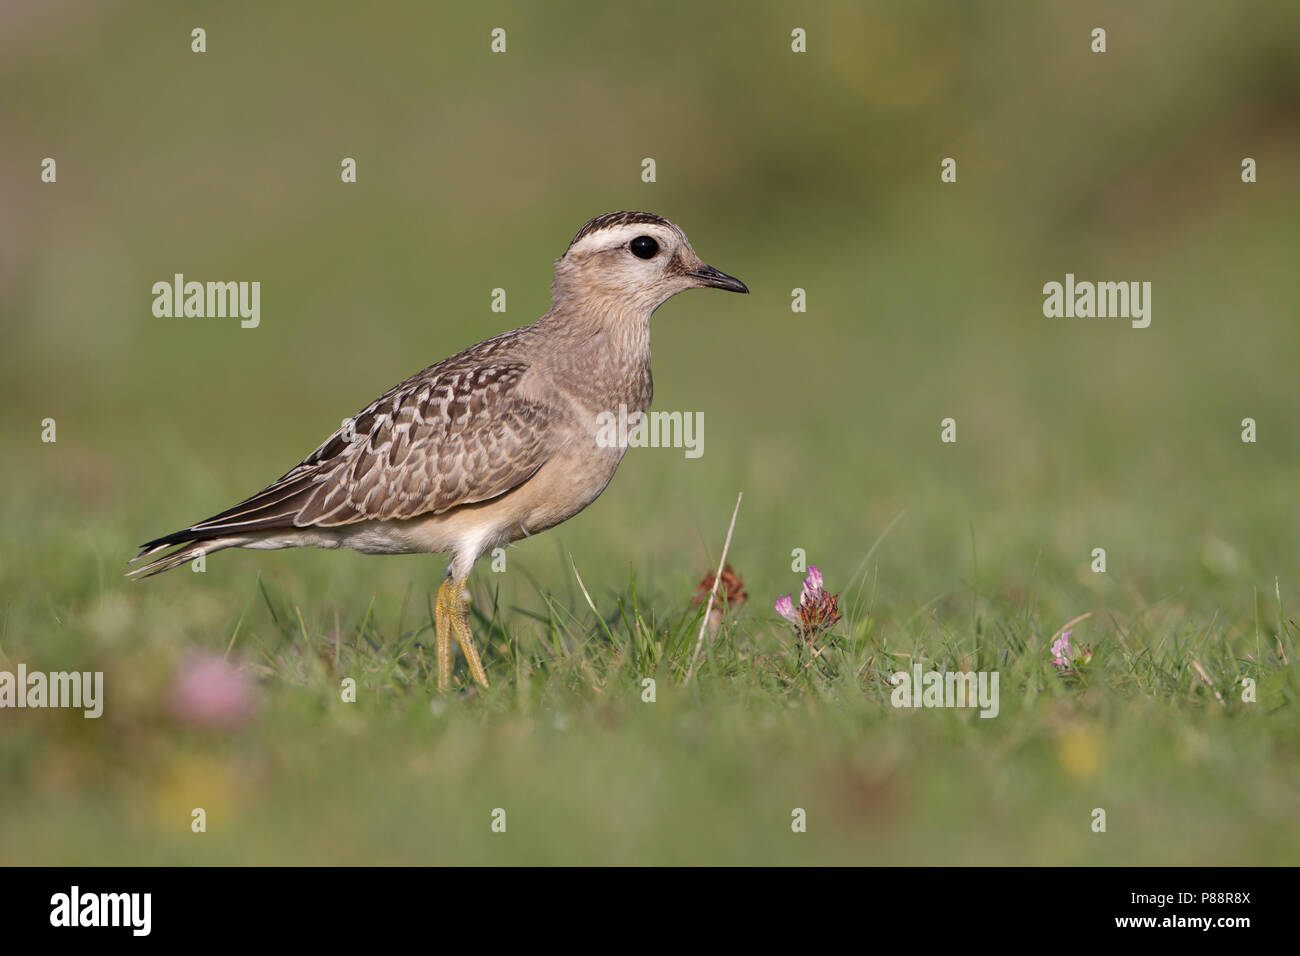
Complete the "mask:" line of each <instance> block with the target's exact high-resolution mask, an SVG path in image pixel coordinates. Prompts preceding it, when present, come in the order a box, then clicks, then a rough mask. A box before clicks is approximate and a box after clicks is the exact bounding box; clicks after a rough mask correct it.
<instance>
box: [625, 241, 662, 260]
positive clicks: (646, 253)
mask: <svg viewBox="0 0 1300 956" xmlns="http://www.w3.org/2000/svg"><path fill="white" fill-rule="evenodd" d="M627 247H628V248H629V249H631V250H632V255H634V256H636V257H637V258H638V259H653V258H654V257H655V253H657V252H658V251H659V243H657V242H655V241H654V240H653V239H651V238H650V237H649V236H637V237H636V238H635V239H633V240H632V241H631V242H629V243H628V244H627Z"/></svg>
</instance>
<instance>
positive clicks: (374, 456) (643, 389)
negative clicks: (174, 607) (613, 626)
mask: <svg viewBox="0 0 1300 956" xmlns="http://www.w3.org/2000/svg"><path fill="white" fill-rule="evenodd" d="M704 287H707V288H713V289H727V290H729V291H731V292H748V291H749V289H747V288H746V287H745V284H744V283H743V282H741V281H740V280H739V279H736V278H734V277H732V276H729V275H727V274H726V273H725V272H719V271H718V270H717V269H715V268H713V267H712V266H709V265H705V264H704V262H702V261H701V260H700V257H699V256H697V255H696V254H695V250H693V249H692V248H691V244H690V243H689V242H688V241H687V239H686V235H685V234H684V233H683V232H682V231H681V229H679V228H678V227H677V226H676V225H674V224H673V223H672V222H670V221H668V220H667V219H665V218H664V217H662V216H656V215H654V214H653V213H647V212H612V213H607V214H606V215H603V216H597V217H596V218H595V219H593V220H591V221H590V222H588V223H587V224H586V225H585V226H583V227H582V228H581V229H579V230H578V234H577V235H576V236H574V237H573V241H572V242H571V243H569V247H568V249H566V250H565V253H564V255H563V256H561V257H560V259H559V260H558V261H557V262H556V264H555V281H554V282H553V283H552V285H551V308H550V311H548V312H547V313H546V314H545V315H543V316H542V317H541V318H540V319H538V320H537V321H536V322H534V323H532V324H531V325H526V326H524V327H523V328H521V329H515V330H514V331H512V332H504V333H502V334H501V335H498V336H495V337H494V338H490V339H488V340H487V341H485V342H480V343H479V344H478V345H474V346H471V347H470V348H467V349H466V350H465V351H463V352H460V353H458V354H456V355H453V356H452V357H451V358H448V359H444V360H443V361H441V362H439V363H438V364H436V365H431V366H429V367H428V368H426V369H425V370H424V371H422V372H417V373H416V374H415V375H412V376H411V377H410V378H408V379H407V380H406V381H404V382H402V383H401V384H400V385H397V386H395V387H394V388H391V389H389V390H388V391H387V392H385V393H384V394H383V395H381V396H380V397H379V398H377V399H375V400H374V401H373V402H371V403H370V404H369V405H367V406H366V407H365V408H363V409H362V410H361V411H360V412H358V413H357V414H356V415H355V416H354V417H353V418H351V419H349V420H347V421H345V422H344V423H343V426H342V427H341V428H340V429H339V430H338V431H336V432H335V433H334V434H333V435H331V436H330V437H329V438H328V439H327V440H326V441H325V443H324V444H322V445H321V446H320V447H319V448H317V449H316V450H315V451H314V452H312V453H311V454H310V455H308V456H307V457H306V458H305V459H304V460H303V461H302V462H301V463H300V464H298V465H295V466H294V467H293V468H291V469H290V470H289V471H288V472H286V473H285V474H284V476H283V477H281V478H280V479H279V480H278V481H276V482H274V483H273V484H271V485H269V486H268V487H266V488H265V489H263V490H262V491H259V492H258V493H257V494H255V495H253V496H252V497H251V498H248V499H246V500H245V501H242V502H240V503H239V504H237V505H235V506H234V507H233V508H228V509H226V510H225V511H223V512H221V513H220V514H218V515H214V516H213V517H211V518H208V519H207V520H206V521H200V522H199V523H198V524H195V525H191V526H190V527H188V528H185V529H184V530H182V531H176V532H174V533H172V534H169V535H164V536H163V537H161V538H156V539H154V540H153V541H150V542H148V543H147V544H145V545H144V546H143V548H142V549H141V551H140V554H139V555H137V556H136V558H135V559H134V560H137V561H138V560H139V559H141V558H144V557H148V556H150V555H154V554H157V553H158V552H160V551H165V550H166V549H168V548H172V547H173V546H176V547H175V550H172V551H170V552H168V553H167V554H164V555H161V556H159V557H156V558H154V559H153V560H152V561H150V562H149V563H148V564H144V565H141V566H140V567H139V568H136V569H134V570H132V571H130V572H128V574H129V575H130V576H138V577H148V576H150V575H153V574H158V573H160V572H162V571H167V570H170V569H171V568H175V567H177V566H179V565H181V564H185V563H187V562H189V561H191V560H193V559H194V558H196V557H198V556H199V555H203V554H210V553H212V552H214V551H220V550H222V549H224V548H266V549H270V548H296V547H303V546H307V545H311V546H314V547H319V548H340V547H342V548H351V549H353V550H354V551H361V552H363V553H365V554H431V553H435V552H437V553H444V554H447V555H448V556H449V558H450V560H449V563H448V567H447V577H446V580H444V581H443V583H442V585H441V587H439V588H438V597H437V600H436V601H435V602H434V621H435V629H436V631H437V641H438V688H439V690H446V689H447V687H448V686H449V684H450V681H451V639H450V635H451V634H452V633H454V634H455V635H456V640H457V641H458V642H459V643H460V647H461V651H462V652H463V653H464V655H465V660H466V662H467V663H468V664H469V669H470V672H471V673H472V674H473V675H474V679H475V680H476V681H478V682H479V683H480V684H482V685H483V686H484V687H486V686H487V685H488V679H487V672H486V671H485V670H484V669H483V664H482V662H481V661H480V660H479V656H478V650H477V649H476V648H475V646H474V638H473V635H472V634H471V633H470V629H469V622H468V621H467V620H466V613H465V608H466V603H467V600H466V596H465V582H466V581H467V580H468V578H469V572H470V569H471V568H472V567H473V566H474V562H475V561H477V560H478V558H479V557H480V556H481V555H483V554H484V553H486V552H488V551H490V550H492V549H493V548H496V547H500V546H501V545H504V544H506V543H508V542H511V541H517V540H518V539H520V538H523V537H527V536H529V535H534V534H537V533H538V532H539V531H545V530H546V529H547V528H553V527H554V526H555V525H557V524H559V523H560V522H561V521H564V520H566V519H568V518H572V517H573V516H574V515H576V514H577V513H578V512H579V511H581V510H582V509H583V508H585V507H587V505H589V504H591V503H592V502H593V501H595V500H596V498H597V497H598V496H599V495H600V493H601V492H602V491H604V490H605V486H606V485H607V484H609V480H610V479H611V478H612V477H613V476H614V469H616V468H617V467H618V463H619V461H620V460H621V459H622V457H623V453H624V451H626V448H625V446H621V445H613V446H608V443H602V442H600V441H598V440H597V436H598V434H599V432H600V423H599V422H598V418H599V416H601V414H602V413H605V414H607V415H608V414H611V413H613V414H617V412H618V408H619V405H625V406H626V407H627V414H628V416H629V418H630V417H631V415H632V413H633V412H644V411H646V409H648V408H649V406H650V399H651V395H652V392H653V383H652V381H651V377H650V315H651V313H653V312H654V311H655V309H657V308H659V306H661V305H663V303H664V302H666V301H667V300H668V299H670V298H671V297H673V296H674V295H676V294H677V293H678V292H682V291H684V290H686V289H694V288H704Z"/></svg>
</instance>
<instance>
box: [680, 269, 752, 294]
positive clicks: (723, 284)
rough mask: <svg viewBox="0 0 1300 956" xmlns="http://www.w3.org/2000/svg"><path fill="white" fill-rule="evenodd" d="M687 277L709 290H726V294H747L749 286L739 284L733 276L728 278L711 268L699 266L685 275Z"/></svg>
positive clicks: (723, 273)
mask: <svg viewBox="0 0 1300 956" xmlns="http://www.w3.org/2000/svg"><path fill="white" fill-rule="evenodd" d="M686 274H687V275H688V276H692V277H693V278H696V279H699V280H700V285H703V286H708V287H709V288H710V289H726V290H727V291H728V292H748V291H749V286H747V285H745V283H743V282H741V281H740V280H739V279H737V278H736V277H735V276H729V275H727V274H726V273H725V272H722V271H721V270H719V269H715V268H713V266H700V268H698V269H696V270H695V271H694V272H688V273H686Z"/></svg>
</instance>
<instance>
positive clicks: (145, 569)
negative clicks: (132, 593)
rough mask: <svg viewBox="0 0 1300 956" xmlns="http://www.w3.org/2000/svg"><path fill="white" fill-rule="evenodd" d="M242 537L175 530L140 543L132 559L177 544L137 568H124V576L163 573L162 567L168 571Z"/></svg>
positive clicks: (147, 576)
mask: <svg viewBox="0 0 1300 956" xmlns="http://www.w3.org/2000/svg"><path fill="white" fill-rule="evenodd" d="M240 540H241V539H239V538H228V537H226V538H208V537H203V536H202V532H194V531H190V530H188V529H187V530H185V531H177V532H175V533H174V534H169V535H166V536H164V537H161V538H156V539H154V540H153V541H150V542H148V543H147V544H145V545H143V546H142V547H141V549H140V553H139V554H137V555H136V556H135V557H134V558H132V559H131V561H132V563H134V562H136V561H139V560H140V559H141V558H147V557H149V556H150V555H154V554H158V553H159V552H160V551H167V549H168V548H170V547H172V546H173V545H179V547H177V548H176V549H175V550H174V551H168V552H167V553H166V554H163V555H159V557H156V558H154V559H153V560H152V561H150V562H149V563H148V564H142V565H140V567H138V568H132V569H131V570H130V571H128V572H126V576H127V577H128V578H131V579H132V580H136V581H139V580H141V579H143V578H149V577H153V576H154V575H155V574H162V573H163V572H164V571H170V570H171V569H172V568H178V567H180V566H181V565H182V564H188V563H189V562H191V561H193V560H194V559H195V558H199V557H202V556H203V555H207V554H212V553H213V552H214V551H223V550H225V549H226V548H233V547H236V546H237V545H238V544H239V542H240Z"/></svg>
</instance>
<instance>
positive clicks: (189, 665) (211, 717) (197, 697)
mask: <svg viewBox="0 0 1300 956" xmlns="http://www.w3.org/2000/svg"><path fill="white" fill-rule="evenodd" d="M170 703H171V711H172V713H173V714H174V715H175V716H176V717H177V718H179V719H180V720H182V721H184V722H185V723H187V724H191V725H193V726H196V727H234V726H236V725H238V724H241V723H243V722H244V721H245V720H247V719H248V718H249V717H251V716H252V714H253V690H252V682H251V681H250V680H249V678H248V675H247V674H245V673H244V672H243V671H242V670H240V669H239V668H238V667H236V666H234V665H233V664H231V663H230V662H229V661H227V660H226V659H225V658H224V657H220V656H218V655H215V654H203V655H198V656H193V657H190V658H188V659H186V660H185V661H183V662H182V663H181V665H180V667H179V668H177V670H176V676H175V678H174V679H173V680H172V687H171V701H170Z"/></svg>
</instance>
